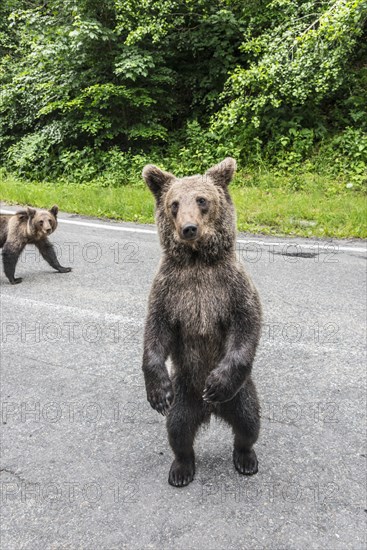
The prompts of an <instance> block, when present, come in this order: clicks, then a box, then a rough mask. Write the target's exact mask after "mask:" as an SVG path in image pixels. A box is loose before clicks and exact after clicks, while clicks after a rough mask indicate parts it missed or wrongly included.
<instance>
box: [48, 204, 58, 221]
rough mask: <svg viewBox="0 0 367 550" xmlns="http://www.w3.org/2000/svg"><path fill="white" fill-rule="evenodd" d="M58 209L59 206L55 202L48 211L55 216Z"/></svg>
mask: <svg viewBox="0 0 367 550" xmlns="http://www.w3.org/2000/svg"><path fill="white" fill-rule="evenodd" d="M58 211H59V207H58V206H57V204H54V205H53V207H52V208H51V209H50V212H51V214H52V215H53V216H55V218H56V216H57V214H58Z"/></svg>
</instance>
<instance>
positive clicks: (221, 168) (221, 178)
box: [205, 157, 237, 187]
mask: <svg viewBox="0 0 367 550" xmlns="http://www.w3.org/2000/svg"><path fill="white" fill-rule="evenodd" d="M236 167H237V163H236V161H235V160H234V159H233V158H232V157H227V158H225V159H224V160H222V162H220V163H219V164H216V165H215V166H212V168H209V170H207V171H206V172H205V175H206V176H210V177H211V179H212V180H214V183H216V184H217V185H221V186H222V187H227V185H229V183H230V182H231V180H232V178H233V174H234V173H235V171H236Z"/></svg>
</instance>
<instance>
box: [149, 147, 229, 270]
mask: <svg viewBox="0 0 367 550" xmlns="http://www.w3.org/2000/svg"><path fill="white" fill-rule="evenodd" d="M235 170H236V161H235V160H234V159H233V158H230V157H228V158H226V159H224V160H223V161H222V162H220V163H219V164H216V165H215V166H213V167H212V168H210V169H209V170H208V171H207V172H206V173H205V174H204V175H195V176H188V177H184V178H177V177H176V176H174V175H173V174H170V173H169V172H164V171H163V170H161V169H160V168H158V167H156V166H153V165H151V164H149V165H147V166H145V168H144V170H143V178H144V179H145V181H146V183H147V185H148V187H149V189H150V190H151V191H152V193H153V195H154V196H155V199H156V220H157V225H158V231H159V235H160V239H161V244H162V247H163V249H164V251H165V252H166V253H167V254H168V255H169V256H170V257H171V258H173V259H176V260H177V261H181V262H183V263H186V262H187V261H190V260H196V259H200V260H204V261H206V262H209V263H210V262H213V261H218V260H220V259H222V258H224V257H225V255H226V254H228V253H233V251H234V246H235V236H236V229H235V225H236V224H235V211H234V207H233V203H232V200H231V197H230V195H229V192H228V185H229V183H230V181H231V180H232V177H233V174H234V172H235Z"/></svg>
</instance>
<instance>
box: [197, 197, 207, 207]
mask: <svg viewBox="0 0 367 550" xmlns="http://www.w3.org/2000/svg"><path fill="white" fill-rule="evenodd" d="M196 202H197V203H198V205H199V206H201V208H205V207H206V206H207V202H206V199H204V197H199V198H198V199H196Z"/></svg>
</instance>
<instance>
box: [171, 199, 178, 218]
mask: <svg viewBox="0 0 367 550" xmlns="http://www.w3.org/2000/svg"><path fill="white" fill-rule="evenodd" d="M177 211H178V202H177V201H174V202H173V203H172V204H171V212H172V214H173V215H175V214H177Z"/></svg>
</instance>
